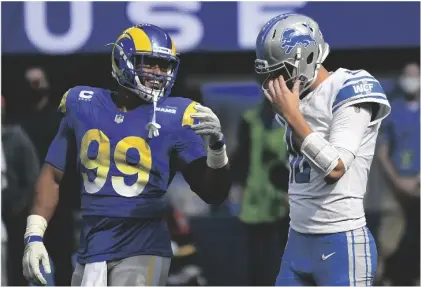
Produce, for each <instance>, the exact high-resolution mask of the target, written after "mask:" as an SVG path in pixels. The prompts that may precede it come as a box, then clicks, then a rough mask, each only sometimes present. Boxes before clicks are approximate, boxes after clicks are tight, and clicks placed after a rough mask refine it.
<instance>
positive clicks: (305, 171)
mask: <svg viewBox="0 0 421 287" xmlns="http://www.w3.org/2000/svg"><path fill="white" fill-rule="evenodd" d="M285 140H286V143H287V148H288V153H289V154H290V155H292V157H290V160H289V166H290V168H291V171H290V179H289V182H290V183H294V182H295V183H309V182H310V171H311V167H310V164H309V163H308V162H307V161H306V160H305V158H304V155H302V154H301V153H300V151H299V149H298V148H297V146H296V145H295V143H294V140H293V138H292V130H291V128H290V127H289V125H287V127H286V131H285Z"/></svg>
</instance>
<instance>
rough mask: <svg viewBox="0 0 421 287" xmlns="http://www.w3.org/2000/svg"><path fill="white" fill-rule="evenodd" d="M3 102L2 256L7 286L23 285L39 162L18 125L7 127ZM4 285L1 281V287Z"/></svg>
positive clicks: (29, 142) (28, 140)
mask: <svg viewBox="0 0 421 287" xmlns="http://www.w3.org/2000/svg"><path fill="white" fill-rule="evenodd" d="M1 103H2V104H1V116H2V130H1V131H2V135H1V140H2V153H3V154H2V200H1V203H2V209H1V212H2V220H3V222H4V225H5V229H6V234H7V247H6V250H7V251H6V255H7V256H6V257H5V256H4V253H3V254H2V260H4V261H6V265H5V267H6V270H7V271H6V273H7V281H8V282H7V285H9V286H22V285H27V281H26V279H25V278H24V277H23V271H22V259H21V258H22V256H23V250H24V243H23V235H24V233H25V228H26V218H27V217H28V215H29V208H30V206H31V202H32V201H31V200H32V197H33V190H34V187H35V182H36V180H37V177H38V174H39V159H38V156H37V153H36V151H35V147H34V146H33V144H32V142H31V140H30V139H29V137H28V135H27V134H26V133H25V132H24V130H23V129H22V128H21V127H20V126H19V125H17V124H13V125H12V124H10V125H8V124H4V117H5V100H4V98H3V97H2V102H1ZM3 157H4V158H3ZM3 160H4V161H3ZM6 167H7V168H6ZM2 231H3V230H2ZM2 233H3V232H2ZM2 240H3V234H2ZM2 271H3V270H2ZM5 285H6V284H3V282H2V286H5Z"/></svg>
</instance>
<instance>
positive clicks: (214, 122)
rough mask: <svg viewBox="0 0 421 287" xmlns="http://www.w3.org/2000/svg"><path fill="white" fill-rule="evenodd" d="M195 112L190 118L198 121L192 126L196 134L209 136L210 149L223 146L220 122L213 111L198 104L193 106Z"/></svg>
mask: <svg viewBox="0 0 421 287" xmlns="http://www.w3.org/2000/svg"><path fill="white" fill-rule="evenodd" d="M195 109H196V111H197V113H194V114H192V115H191V117H192V118H194V119H198V120H199V123H198V124H196V125H193V126H192V129H193V130H194V131H195V132H196V134H198V135H206V136H209V146H210V148H212V149H219V148H221V147H222V146H223V144H224V143H223V141H224V135H223V134H222V131H221V123H220V122H219V119H218V117H217V116H216V115H215V114H214V112H213V111H212V110H211V109H210V108H208V107H204V106H202V105H200V104H197V105H196V106H195Z"/></svg>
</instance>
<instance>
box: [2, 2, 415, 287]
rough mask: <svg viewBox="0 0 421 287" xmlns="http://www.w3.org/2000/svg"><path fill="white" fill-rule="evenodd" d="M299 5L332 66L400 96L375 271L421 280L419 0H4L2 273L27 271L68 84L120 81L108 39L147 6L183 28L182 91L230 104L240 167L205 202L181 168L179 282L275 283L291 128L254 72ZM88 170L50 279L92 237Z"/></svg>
mask: <svg viewBox="0 0 421 287" xmlns="http://www.w3.org/2000/svg"><path fill="white" fill-rule="evenodd" d="M47 8H48V9H47ZM290 11H297V12H301V13H304V14H307V15H308V16H310V17H313V18H314V19H315V20H316V21H318V22H319V24H320V26H321V29H322V31H323V32H324V37H325V39H326V41H327V42H328V43H329V44H330V45H331V47H332V52H331V54H330V56H329V57H328V58H327V60H326V62H325V63H324V65H325V67H327V68H328V69H329V70H331V71H334V70H336V69H337V68H339V67H344V68H348V69H366V70H367V71H369V72H370V73H372V74H373V75H374V76H375V77H377V78H378V79H379V81H380V82H381V84H382V86H383V88H384V90H385V92H386V94H387V96H388V98H389V100H390V102H391V105H392V113H391V114H390V115H389V117H388V118H387V119H386V120H385V121H384V122H383V124H382V128H381V135H380V136H379V139H378V147H377V150H376V157H375V159H374V162H373V165H372V169H371V173H370V179H369V184H368V190H367V194H366V198H365V210H366V216H367V221H368V225H369V228H370V229H371V231H372V233H373V235H374V237H375V239H376V242H377V247H378V250H379V262H378V272H377V278H376V285H419V284H420V283H419V277H420V176H419V172H420V107H419V100H420V99H419V98H420V68H419V63H420V30H419V28H420V22H419V21H420V4H419V3H417V2H406V3H405V2H385V3H381V2H367V3H365V2H349V3H348V2H340V3H339V2H338V3H335V2H323V3H322V2H320V3H318V2H303V1H301V2H279V3H276V2H271V3H265V2H259V3H257V2H243V3H240V2H221V3H216V2H174V3H165V2H159V3H151V2H130V3H124V2H119V3H117V2H114V3H100V2H95V3H91V2H77V3H76V2H74V3H66V2H62V3H54V2H49V3H48V4H47V3H45V2H27V3H23V2H8V3H4V2H3V3H2V75H1V76H2V78H1V84H2V90H1V93H2V96H1V119H2V122H1V124H2V130H1V131H2V141H1V143H2V151H1V164H2V165H1V167H2V169H1V170H2V180H1V183H2V194H1V203H2V206H1V208H2V232H1V239H2V252H1V256H2V258H1V259H2V260H1V262H2V268H1V271H2V274H1V275H2V276H1V277H2V278H1V279H2V282H1V283H2V286H5V285H12V286H18V285H19V286H22V285H27V284H28V283H27V282H26V281H25V279H24V278H23V275H22V265H21V260H22V254H23V248H24V246H23V234H24V231H25V226H26V217H27V216H28V212H29V208H30V205H31V200H32V197H33V189H34V183H35V181H36V179H37V176H38V173H39V171H40V167H41V166H42V164H43V159H44V157H45V155H46V153H47V150H48V147H49V144H50V142H51V140H52V138H53V137H54V135H55V133H56V130H57V126H58V123H59V121H60V117H59V115H58V113H57V112H56V110H57V106H58V103H59V101H60V99H61V96H62V95H63V93H64V92H65V91H66V90H68V89H69V88H70V87H73V86H76V85H89V86H97V87H102V88H109V89H115V88H116V86H115V82H114V80H113V79H112V77H111V63H110V54H109V53H110V51H109V50H108V48H106V47H104V45H105V44H107V43H110V42H113V41H115V38H116V37H117V36H118V34H119V33H120V32H121V31H123V30H124V29H125V28H127V27H128V26H130V25H133V24H137V22H139V21H141V20H142V19H143V20H142V22H150V23H152V24H155V25H159V26H162V27H163V28H164V29H168V31H170V32H171V33H173V34H172V35H174V36H173V37H174V40H175V42H176V46H177V47H179V50H180V52H181V56H180V58H181V65H180V71H179V73H178V77H177V81H176V85H175V87H174V88H173V93H172V94H173V95H174V96H183V97H188V98H191V99H193V100H195V101H198V102H200V103H203V104H204V105H206V106H209V107H210V108H212V109H213V110H214V112H215V113H216V114H217V115H218V117H219V118H220V120H221V123H222V127H223V132H224V134H225V135H226V142H227V148H228V154H229V157H230V161H231V164H232V167H233V170H234V180H235V184H234V185H233V187H232V190H231V194H230V196H229V198H228V199H227V200H226V202H224V203H223V204H222V205H218V206H210V205H207V204H205V203H204V202H202V201H201V200H200V199H199V198H198V197H197V196H196V195H195V194H194V193H192V192H191V191H190V190H189V187H188V185H187V184H186V183H185V182H184V180H183V178H182V177H181V176H176V178H175V179H174V181H173V182H172V184H171V186H170V188H169V191H168V193H167V198H168V203H169V205H170V206H171V207H172V208H171V209H170V211H169V213H168V225H169V227H170V230H171V233H172V236H173V249H174V255H175V257H174V260H173V263H172V266H171V272H170V273H171V275H170V278H169V282H168V284H169V285H225V286H227V285H231V286H232V285H260V286H261V285H273V284H274V280H275V277H276V275H277V272H278V269H279V264H280V258H281V255H282V251H283V248H284V246H285V243H286V239H287V235H288V224H289V218H288V196H287V189H288V164H287V158H286V147H285V145H284V143H283V128H281V127H280V126H279V125H277V124H274V122H273V120H272V119H273V114H272V111H271V109H270V107H269V106H268V104H267V103H266V102H265V101H264V100H263V96H262V94H261V90H260V88H259V86H258V85H257V84H256V82H255V79H254V75H253V68H254V59H255V56H254V52H253V44H254V38H255V36H256V35H257V33H258V30H259V29H260V28H261V26H262V24H264V22H266V21H267V20H268V19H270V18H271V17H273V16H275V15H277V14H280V13H283V12H290ZM223 18H224V19H226V21H225V22H224V21H222V19H223ZM218 19H220V20H218ZM355 19H358V21H355ZM222 22H224V23H222ZM68 170H69V171H72V170H75V169H74V167H72V166H69V167H68ZM77 179H78V176H77V173H76V172H66V175H65V179H63V181H62V184H61V186H60V202H59V206H58V208H57V211H56V213H55V215H54V217H53V219H52V221H51V222H50V224H49V227H48V229H47V232H46V236H45V244H46V247H47V250H48V252H49V255H50V257H51V260H52V262H53V264H54V270H53V274H52V275H51V276H50V277H49V284H50V285H69V284H70V278H71V274H72V271H73V263H74V252H75V250H76V248H77V244H78V240H79V237H78V236H79V234H78V232H79V231H78V226H79V220H80V215H79V211H78V208H79V204H80V202H79V186H78V180H77Z"/></svg>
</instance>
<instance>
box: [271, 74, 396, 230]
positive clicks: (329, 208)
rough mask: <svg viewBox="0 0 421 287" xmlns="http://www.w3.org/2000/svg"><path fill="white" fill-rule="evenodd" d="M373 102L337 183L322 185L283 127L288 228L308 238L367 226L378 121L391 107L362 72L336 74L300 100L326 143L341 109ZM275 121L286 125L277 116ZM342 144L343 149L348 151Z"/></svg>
mask: <svg viewBox="0 0 421 287" xmlns="http://www.w3.org/2000/svg"><path fill="white" fill-rule="evenodd" d="M364 102H372V103H377V104H378V105H377V106H378V108H377V107H376V108H375V109H373V115H372V120H371V122H370V124H369V126H368V128H367V130H366V132H365V134H364V137H363V139H362V141H361V144H360V147H359V149H358V150H355V151H353V153H354V152H355V153H354V154H355V159H354V161H353V162H352V165H351V166H350V167H349V168H348V170H347V171H346V172H345V174H344V175H343V177H342V178H341V179H340V180H339V181H338V182H336V183H335V184H330V185H328V184H326V182H325V180H324V177H325V175H324V174H323V172H322V171H320V170H319V169H318V168H317V167H316V166H314V165H313V164H310V163H309V161H308V160H306V159H305V157H304V156H303V155H302V154H301V153H300V151H299V150H298V148H296V147H295V146H294V142H293V138H292V131H291V128H290V127H289V126H288V125H287V126H286V129H285V130H286V131H285V141H286V143H287V148H288V152H289V163H290V176H289V189H288V195H289V203H290V218H291V223H290V225H291V228H293V229H294V230H295V231H297V232H301V233H310V234H324V233H336V232H345V231H350V230H354V229H357V228H360V227H363V226H365V224H366V221H365V214H364V207H363V199H364V194H365V191H366V186H367V179H368V174H369V171H370V166H371V162H372V160H373V155H374V151H375V146H376V139H377V135H378V130H379V127H380V123H381V121H382V119H384V118H385V117H386V116H387V115H388V114H389V113H390V105H389V102H388V100H387V98H386V95H385V94H384V91H383V89H382V87H381V85H380V83H379V82H378V81H377V80H376V79H375V78H374V77H373V76H372V75H370V74H369V73H368V72H366V71H364V70H358V71H350V70H346V69H342V68H340V69H338V70H337V71H336V72H334V73H332V74H331V75H330V76H329V77H328V78H327V79H326V80H325V81H324V82H322V84H320V85H319V86H318V87H317V88H316V89H315V90H314V91H312V92H310V93H309V94H308V95H307V96H306V97H305V98H304V99H302V100H301V101H300V111H301V113H302V114H303V116H304V118H305V119H306V121H307V123H308V124H309V126H310V127H311V129H312V130H313V132H317V133H318V134H319V135H321V136H322V137H323V138H324V139H326V140H329V135H330V130H331V125H332V119H333V116H334V115H335V113H337V112H338V111H340V110H341V109H343V108H345V107H348V106H351V105H354V104H356V103H364ZM276 118H277V121H278V122H279V123H280V124H281V125H285V121H284V120H283V119H282V118H281V117H280V116H279V115H277V117H276ZM346 140H347V139H344V141H345V142H344V147H346Z"/></svg>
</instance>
